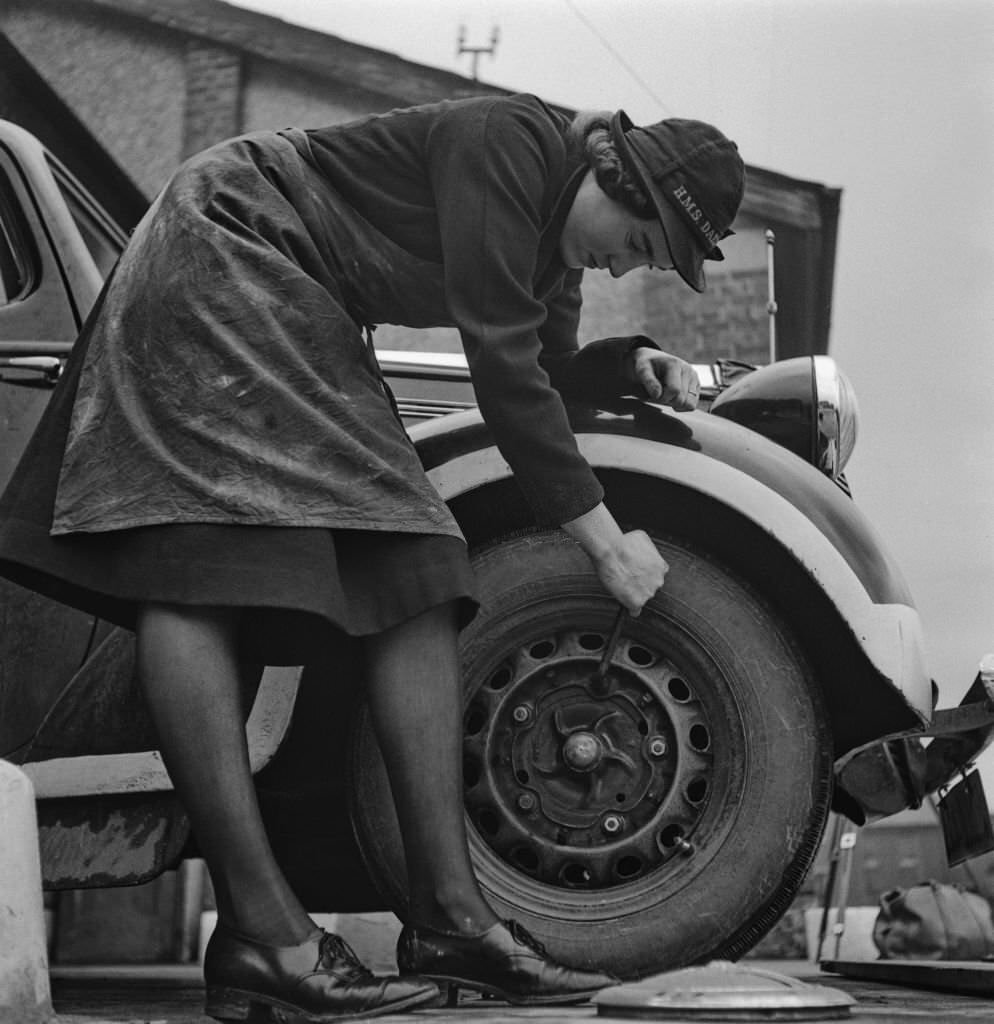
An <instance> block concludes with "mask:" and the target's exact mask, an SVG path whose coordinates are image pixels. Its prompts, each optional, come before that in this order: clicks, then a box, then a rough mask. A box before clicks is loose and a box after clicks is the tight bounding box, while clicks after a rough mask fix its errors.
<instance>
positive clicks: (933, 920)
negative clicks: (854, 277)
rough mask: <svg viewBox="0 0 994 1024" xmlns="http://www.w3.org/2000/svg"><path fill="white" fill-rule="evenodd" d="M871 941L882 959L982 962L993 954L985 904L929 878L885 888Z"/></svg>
mask: <svg viewBox="0 0 994 1024" xmlns="http://www.w3.org/2000/svg"><path fill="white" fill-rule="evenodd" d="M873 942H874V944H875V945H876V947H877V949H878V950H879V951H880V957H881V959H884V960H887V959H897V960H983V959H985V958H987V957H990V956H992V955H994V921H992V918H991V908H990V904H989V903H988V902H987V900H985V899H984V898H983V896H979V895H978V894H977V893H974V892H967V891H966V890H965V889H964V888H963V887H962V886H961V885H947V884H945V883H942V882H936V881H934V880H929V881H928V882H923V883H922V884H921V885H913V886H911V887H910V888H908V889H891V890H890V891H888V892H885V893H884V894H883V895H882V896H881V897H880V911H879V913H878V914H877V919H876V921H875V922H874V925H873Z"/></svg>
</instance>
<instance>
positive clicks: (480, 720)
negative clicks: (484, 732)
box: [463, 708, 487, 736]
mask: <svg viewBox="0 0 994 1024" xmlns="http://www.w3.org/2000/svg"><path fill="white" fill-rule="evenodd" d="M486 724H487V713H486V712H485V711H484V710H483V708H470V709H469V713H468V714H467V715H466V722H465V725H464V727H463V728H464V729H465V731H466V735H467V736H475V735H476V734H477V733H479V731H480V730H481V729H482V728H483V727H484V726H485V725H486Z"/></svg>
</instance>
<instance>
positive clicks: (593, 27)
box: [563, 0, 673, 115]
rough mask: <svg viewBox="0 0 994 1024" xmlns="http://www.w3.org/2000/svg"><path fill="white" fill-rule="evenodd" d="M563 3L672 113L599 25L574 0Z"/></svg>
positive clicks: (666, 109)
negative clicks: (606, 36)
mask: <svg viewBox="0 0 994 1024" xmlns="http://www.w3.org/2000/svg"><path fill="white" fill-rule="evenodd" d="M563 3H564V4H566V6H567V7H568V8H569V9H570V11H571V12H572V14H573V15H574V16H575V17H576V19H577V20H578V21H580V22H581V23H582V24H583V25H585V26H586V27H587V28H588V29H589V30H590V32H591V33H593V35H594V36H595V38H596V39H597V41H598V42H599V43H600V44H601V46H603V47H604V49H605V50H607V52H608V53H609V54H610V55H611V56H612V57H613V58H614V59H615V60H616V61H617V62H618V64H620V65H621V67H622V68H624V70H625V71H627V72H628V74H629V75H630V76H631V77H632V79H633V80H634V81H635V82H636V83H637V84H638V85H640V86H641V87H642V88H643V89H644V90H645V92H646V95H648V96H649V97H650V98H651V99H652V100H653V101H654V102H655V103H658V104H659V106H660V108H661V109H662V111H663V112H664V113H666V114H671V115H672V113H673V112H672V111H671V110H670V109H669V107H668V106H667V105H666V104H665V103H664V102H663V101H662V100H661V99H660V98H659V97H658V96H657V95H656V93H655V92H654V91H653V89H652V86H650V85H649V83H648V82H647V81H646V80H645V79H644V78H643V77H642V76H641V75H640V74H639V73H638V72H637V71H636V70H635V69H634V68H633V67H632V66H631V64H629V63H628V61H627V60H625V58H624V57H623V56H622V55H621V54H620V53H619V52H618V51H617V50H616V49H615V48H614V47H613V46H612V45H611V43H610V42H609V41H608V40H607V39H606V38H605V37H604V34H603V33H602V32H601V31H600V30H599V29H598V28H597V26H596V25H595V24H594V23H593V22H592V21H591V20H590V19H589V18H588V17H587V16H586V15H585V14H584V13H583V12H582V11H581V10H579V8H577V6H576V4H575V3H574V2H573V0H563Z"/></svg>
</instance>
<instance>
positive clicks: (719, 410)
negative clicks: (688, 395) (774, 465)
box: [711, 356, 859, 480]
mask: <svg viewBox="0 0 994 1024" xmlns="http://www.w3.org/2000/svg"><path fill="white" fill-rule="evenodd" d="M711 412H713V413H714V414H715V415H716V416H723V417H724V418H725V419H729V420H734V421H735V422H736V423H740V424H742V426H744V427H748V428H749V429H750V430H755V431H756V433H757V434H762V435H763V436H764V437H768V438H769V439H770V440H771V441H776V442H777V444H780V445H783V447H784V448H787V449H788V450H790V451H792V452H794V454H795V455H799V456H800V457H801V458H802V459H804V460H805V461H806V462H810V463H811V464H812V465H813V466H817V468H818V469H820V470H821V471H822V472H823V473H825V474H826V475H828V476H830V477H831V478H832V479H833V480H836V479H838V478H839V476H840V475H841V474H842V471H843V469H845V466H846V463H847V462H848V461H849V457H850V456H851V455H852V452H853V448H854V447H855V446H856V433H857V429H858V422H859V413H858V409H857V406H856V395H855V392H854V391H853V388H852V385H851V384H850V383H849V380H848V378H847V377H846V376H845V374H843V373H842V371H841V370H839V368H838V367H837V366H836V365H835V360H834V359H832V358H830V357H829V356H800V357H798V358H796V359H784V360H782V361H781V362H779V363H771V364H770V365H769V366H762V367H760V368H759V369H757V370H754V371H753V372H752V373H748V374H746V375H745V376H744V377H740V378H739V379H738V380H736V381H735V382H734V383H733V384H731V385H729V386H728V387H727V388H725V390H724V391H722V392H721V394H719V395H718V397H717V398H715V400H714V401H713V402H712V403H711Z"/></svg>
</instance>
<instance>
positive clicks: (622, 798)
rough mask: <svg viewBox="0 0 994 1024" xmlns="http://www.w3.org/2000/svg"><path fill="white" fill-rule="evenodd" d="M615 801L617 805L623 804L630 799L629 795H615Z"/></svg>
mask: <svg viewBox="0 0 994 1024" xmlns="http://www.w3.org/2000/svg"><path fill="white" fill-rule="evenodd" d="M614 799H615V801H616V802H617V803H619V804H623V803H624V802H625V801H626V800H627V799H628V794H627V793H615V794H614Z"/></svg>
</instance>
